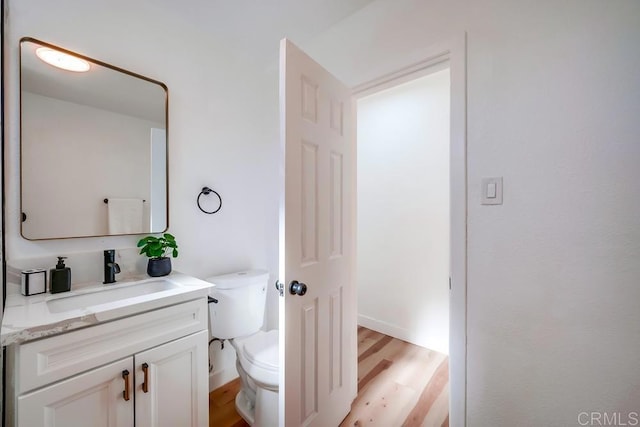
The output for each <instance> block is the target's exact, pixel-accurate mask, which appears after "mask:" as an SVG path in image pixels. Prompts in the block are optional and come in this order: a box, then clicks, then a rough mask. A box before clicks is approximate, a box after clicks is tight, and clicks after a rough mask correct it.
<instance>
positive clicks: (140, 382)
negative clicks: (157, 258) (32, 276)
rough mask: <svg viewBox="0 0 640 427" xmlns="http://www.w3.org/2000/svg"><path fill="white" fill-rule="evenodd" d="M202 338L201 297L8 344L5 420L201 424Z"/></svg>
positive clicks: (70, 424)
mask: <svg viewBox="0 0 640 427" xmlns="http://www.w3.org/2000/svg"><path fill="white" fill-rule="evenodd" d="M207 339H208V333H207V302H206V299H204V298H200V299H198V300H193V301H188V302H184V303H180V304H176V305H172V306H169V307H165V308H160V309H157V310H153V311H149V312H146V313H142V314H137V315H134V316H131V317H126V318H123V319H119V320H114V321H110V322H106V323H98V324H97V325H95V326H90V327H87V328H84V329H78V330H75V331H72V332H68V333H62V334H59V335H54V336H51V337H48V338H43V339H40V340H35V341H30V342H25V343H22V344H13V345H11V346H9V347H8V349H7V350H8V351H7V374H8V375H9V377H10V379H9V381H8V384H7V407H8V411H7V421H8V423H7V425H8V426H17V427H40V426H43V427H44V426H51V427H53V426H65V427H76V426H77V427H86V426H92V427H93V426H105V427H106V426H109V427H116V426H118V427H119V426H127V427H131V426H136V427H143V426H144V427H146V426H167V427H169V426H171V427H174V426H185V427H188V426H192V427H205V426H208V413H209V412H208V401H209V400H208V384H207V379H208V376H207ZM12 409H13V410H12Z"/></svg>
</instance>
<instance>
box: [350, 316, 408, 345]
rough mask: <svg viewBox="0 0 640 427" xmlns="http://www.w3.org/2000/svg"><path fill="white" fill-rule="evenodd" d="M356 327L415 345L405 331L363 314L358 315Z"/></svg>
mask: <svg viewBox="0 0 640 427" xmlns="http://www.w3.org/2000/svg"><path fill="white" fill-rule="evenodd" d="M358 325H360V326H364V327H365V328H367V329H371V330H373V331H376V332H380V333H382V334H385V335H389V336H390V337H393V338H398V339H399V340H402V341H407V342H410V343H412V344H415V343H414V342H413V339H412V337H411V334H410V333H409V331H408V330H407V329H405V328H401V327H399V326H396V325H393V324H391V323H387V322H383V321H382V320H378V319H374V318H373V317H369V316H365V315H364V314H358Z"/></svg>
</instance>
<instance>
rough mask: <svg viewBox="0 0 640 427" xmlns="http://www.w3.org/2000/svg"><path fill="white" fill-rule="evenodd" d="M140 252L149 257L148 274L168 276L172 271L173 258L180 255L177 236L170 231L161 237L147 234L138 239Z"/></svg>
mask: <svg viewBox="0 0 640 427" xmlns="http://www.w3.org/2000/svg"><path fill="white" fill-rule="evenodd" d="M138 247H139V248H140V254H144V255H146V256H147V257H149V262H148V263H147V274H148V275H149V276H151V277H160V276H166V275H167V274H169V273H171V258H169V255H171V256H173V257H174V258H177V257H178V244H177V243H176V238H175V237H173V236H172V235H171V234H169V233H164V234H163V235H162V236H161V237H156V236H147V237H143V238H142V239H140V240H139V241H138Z"/></svg>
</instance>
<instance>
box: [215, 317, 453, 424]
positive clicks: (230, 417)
mask: <svg viewBox="0 0 640 427" xmlns="http://www.w3.org/2000/svg"><path fill="white" fill-rule="evenodd" d="M239 390H240V380H239V379H235V380H234V381H231V382H230V383H228V384H225V385H223V386H222V387H220V388H218V389H216V390H214V391H212V392H211V393H210V394H209V426H210V427H248V424H247V423H246V422H245V421H244V420H243V419H242V418H241V417H240V415H238V414H237V413H236V410H235V405H234V399H235V396H236V394H237V392H238V391H239ZM347 426H357V427H361V426H368V427H374V426H379V427H395V426H397V427H401V426H402V427H418V426H421V427H448V426H449V358H448V357H447V356H446V355H444V354H441V353H438V352H435V351H432V350H428V349H425V348H422V347H418V346H416V345H413V344H409V343H407V342H405V341H401V340H399V339H396V338H392V337H389V336H387V335H384V334H381V333H379V332H375V331H372V330H370V329H367V328H363V327H358V397H356V400H355V401H354V402H353V405H352V406H351V412H350V413H349V415H347V417H346V418H345V419H344V421H343V422H342V423H341V424H340V427H347Z"/></svg>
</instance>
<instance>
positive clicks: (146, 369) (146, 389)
mask: <svg viewBox="0 0 640 427" xmlns="http://www.w3.org/2000/svg"><path fill="white" fill-rule="evenodd" d="M142 372H144V382H143V383H142V391H144V392H145V393H148V392H149V365H147V364H146V363H143V364H142Z"/></svg>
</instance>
